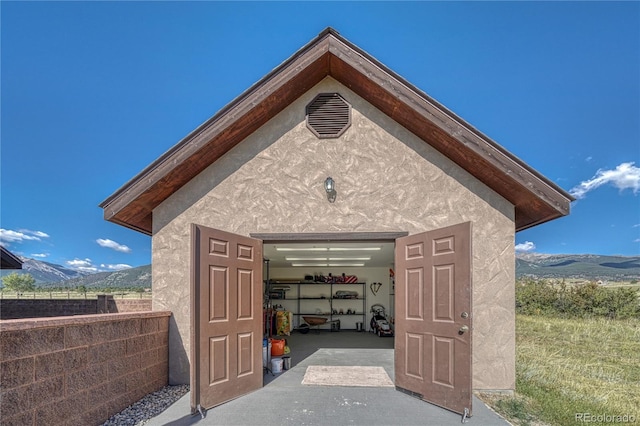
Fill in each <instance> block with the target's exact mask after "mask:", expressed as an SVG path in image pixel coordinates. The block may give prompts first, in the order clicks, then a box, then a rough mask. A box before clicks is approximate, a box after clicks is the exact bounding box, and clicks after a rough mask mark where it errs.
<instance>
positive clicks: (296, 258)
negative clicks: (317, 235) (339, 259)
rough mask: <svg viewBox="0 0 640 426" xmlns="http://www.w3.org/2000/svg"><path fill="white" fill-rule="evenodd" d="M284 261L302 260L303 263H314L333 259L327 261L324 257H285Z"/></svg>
mask: <svg viewBox="0 0 640 426" xmlns="http://www.w3.org/2000/svg"><path fill="white" fill-rule="evenodd" d="M284 258H285V260H303V261H305V262H306V261H314V260H324V261H327V260H335V259H327V258H326V257H289V256H285V257H284Z"/></svg>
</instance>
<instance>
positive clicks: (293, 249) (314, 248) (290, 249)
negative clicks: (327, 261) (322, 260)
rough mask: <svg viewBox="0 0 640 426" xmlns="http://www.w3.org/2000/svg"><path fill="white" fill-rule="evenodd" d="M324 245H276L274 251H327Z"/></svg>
mask: <svg viewBox="0 0 640 426" xmlns="http://www.w3.org/2000/svg"><path fill="white" fill-rule="evenodd" d="M327 250H329V249H328V248H326V247H298V248H293V247H276V251H327Z"/></svg>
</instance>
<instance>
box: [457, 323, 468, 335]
mask: <svg viewBox="0 0 640 426" xmlns="http://www.w3.org/2000/svg"><path fill="white" fill-rule="evenodd" d="M467 331H469V326H468V325H463V326H462V327H460V330H458V334H464V333H466V332H467Z"/></svg>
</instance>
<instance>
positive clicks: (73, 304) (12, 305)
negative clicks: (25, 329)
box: [0, 299, 98, 320]
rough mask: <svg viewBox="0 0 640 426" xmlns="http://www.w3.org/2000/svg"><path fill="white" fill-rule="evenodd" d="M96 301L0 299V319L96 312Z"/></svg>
mask: <svg viewBox="0 0 640 426" xmlns="http://www.w3.org/2000/svg"><path fill="white" fill-rule="evenodd" d="M97 303H98V302H97V300H95V299H93V300H85V299H2V300H1V301H0V319H3V320H4V319H18V318H41V317H59V316H69V315H88V314H96V313H98V311H97Z"/></svg>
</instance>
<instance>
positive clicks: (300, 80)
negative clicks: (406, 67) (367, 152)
mask: <svg viewBox="0 0 640 426" xmlns="http://www.w3.org/2000/svg"><path fill="white" fill-rule="evenodd" d="M327 75H330V76H332V77H333V78H335V79H336V80H338V81H340V82H341V83H342V84H345V86H347V87H349V88H350V89H352V90H354V91H355V92H356V93H358V95H360V96H362V97H363V98H364V99H365V100H367V101H368V102H370V103H371V104H373V105H374V106H376V107H377V108H378V109H380V110H381V111H382V112H383V113H385V114H387V115H389V116H390V117H391V118H393V119H394V120H396V121H397V122H398V123H399V124H401V125H403V126H404V127H406V128H407V129H409V130H410V131H412V132H413V133H415V134H416V135H417V136H418V137H420V138H421V139H423V140H424V141H425V142H426V143H429V144H431V145H432V146H434V147H435V148H436V149H438V150H439V151H440V152H442V153H443V154H444V155H446V156H448V157H449V158H450V159H452V160H453V161H455V162H456V163H458V164H459V165H461V167H463V168H464V169H465V170H467V171H468V172H470V173H471V174H472V175H474V176H476V177H477V178H479V179H480V180H482V181H483V182H485V183H486V184H487V185H488V186H490V187H492V188H493V189H494V190H496V192H498V193H499V194H500V195H502V196H503V197H505V198H506V199H507V200H509V201H510V202H512V203H513V204H514V206H515V209H516V230H523V229H526V228H529V227H531V226H535V225H538V224H540V223H544V222H546V221H549V220H553V219H555V218H557V217H561V216H564V215H567V214H569V208H570V203H571V201H573V197H572V196H571V195H569V194H568V193H566V192H565V191H564V190H562V189H561V188H560V187H558V186H557V185H555V184H554V183H553V182H551V181H550V180H548V179H547V178H545V177H544V176H542V175H541V174H540V173H538V172H537V171H536V170H534V169H532V168H531V167H529V166H528V165H527V164H525V163H524V162H523V161H522V160H520V159H519V158H517V157H516V156H514V155H513V154H511V153H509V152H508V151H507V150H505V149H504V148H503V147H501V146H500V145H499V144H497V143H496V142H494V141H493V140H491V139H490V138H489V137H487V136H486V135H484V134H482V133H481V132H479V131H478V130H477V129H475V128H474V127H473V126H471V125H470V124H469V123H467V122H466V121H464V120H463V119H461V118H460V117H458V116H457V115H455V114H454V113H453V112H451V111H449V110H448V109H447V108H446V107H444V106H443V105H441V104H439V103H438V102H436V101H435V100H434V99H432V98H431V97H429V96H428V95H427V94H426V93H424V92H422V91H421V90H419V89H418V88H416V87H415V86H413V85H411V84H410V83H409V82H407V81H406V80H404V79H403V78H402V77H400V76H399V75H397V74H395V73H394V72H393V71H391V70H390V69H388V68H387V67H385V66H384V65H383V64H382V63H380V62H379V61H377V60H376V59H375V58H373V57H372V56H371V55H369V54H367V53H366V52H364V51H363V50H361V49H360V48H358V47H357V46H355V45H353V44H352V43H350V42H349V41H347V40H346V39H344V38H343V37H341V36H340V35H339V34H338V33H337V32H336V31H335V30H333V29H331V28H328V29H326V30H325V31H323V32H322V33H320V34H319V35H318V36H317V37H316V38H315V39H314V40H312V41H311V42H310V43H308V44H307V45H305V46H304V47H303V48H301V49H300V50H298V52H296V53H295V54H294V55H292V56H291V57H290V58H288V59H287V60H286V61H284V62H283V63H282V64H281V65H279V66H278V67H276V68H275V69H274V70H272V71H271V72H270V73H269V74H267V75H266V76H265V77H264V78H262V79H261V80H260V81H258V82H257V83H255V84H254V85H253V86H251V87H250V88H249V89H247V90H246V91H245V92H244V93H242V94H241V95H240V96H238V97H237V98H236V99H234V100H233V101H232V102H231V103H229V104H228V105H227V106H225V107H224V108H223V109H221V110H220V111H219V112H217V113H216V114H215V115H214V116H213V117H211V118H210V119H209V120H207V121H206V122H204V123H203V124H202V125H200V126H199V127H198V128H197V129H195V130H194V131H193V132H191V133H190V134H189V135H187V136H186V137H185V138H183V139H182V140H181V141H180V142H179V143H178V144H176V145H175V146H174V147H172V148H171V149H170V150H168V151H167V152H165V153H164V154H163V155H162V156H160V157H159V158H158V159H157V160H156V161H154V162H153V163H152V164H150V165H149V166H148V167H147V168H145V169H144V170H143V171H142V172H140V173H139V174H138V175H136V176H135V177H134V178H133V179H131V180H130V181H129V182H127V183H126V184H125V185H123V186H122V187H121V188H120V189H118V190H117V191H116V192H115V193H114V194H113V195H111V196H110V197H108V198H107V199H105V200H104V201H103V202H102V203H101V204H100V207H102V208H103V209H104V217H105V219H106V220H109V221H112V222H115V223H118V224H120V225H123V226H126V227H128V228H131V229H134V230H137V231H139V232H143V233H145V234H151V233H152V222H151V215H152V211H153V209H154V208H155V207H156V206H157V205H159V204H160V203H161V202H162V201H164V199H166V198H167V197H168V196H170V195H171V193H173V192H174V191H175V190H177V189H178V188H180V187H181V186H182V185H184V184H185V183H186V182H188V180H190V179H191V178H192V177H193V176H195V175H196V174H197V173H199V172H200V171H201V170H203V169H204V167H206V165H208V164H211V163H212V162H214V161H215V160H216V159H217V158H219V155H218V156H217V157H216V155H217V154H219V153H223V152H226V150H228V149H230V148H231V147H233V146H235V144H237V143H239V142H240V141H241V140H242V139H243V138H244V137H246V136H248V134H250V132H253V131H255V129H257V127H259V126H260V125H262V124H263V123H265V122H266V121H267V120H268V119H269V118H271V117H273V116H275V115H276V114H277V113H278V112H280V111H281V110H282V109H284V108H285V107H286V106H287V104H288V103H290V102H291V101H293V100H295V99H296V98H297V97H299V96H300V95H302V94H303V93H304V92H306V91H307V90H309V89H310V88H311V87H309V86H310V85H313V84H315V83H317V82H318V81H320V80H321V79H322V78H323V77H325V76H327ZM276 94H277V95H278V96H276ZM277 100H279V101H280V102H278V101H277ZM248 118H251V119H250V120H249V119H248ZM243 120H244V121H248V123H251V126H247V125H246V123H245V125H241V124H242V123H243ZM234 126H235V127H236V128H235V129H234ZM229 129H231V130H229ZM248 132H249V133H248ZM209 151H212V152H213V154H208V155H205V156H204V157H203V153H205V154H207V153H209ZM194 159H198V160H200V162H199V163H198V161H195V162H194ZM207 161H210V162H209V163H208V164H207ZM541 202H542V203H541ZM532 203H533V204H535V205H538V206H539V207H538V210H539V211H537V215H535V217H529V216H530V215H528V214H520V215H519V214H518V212H519V211H521V212H526V211H527V209H531V207H530V205H531V204H532ZM521 209H524V210H521ZM518 217H520V218H521V219H520V223H519V221H518Z"/></svg>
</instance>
